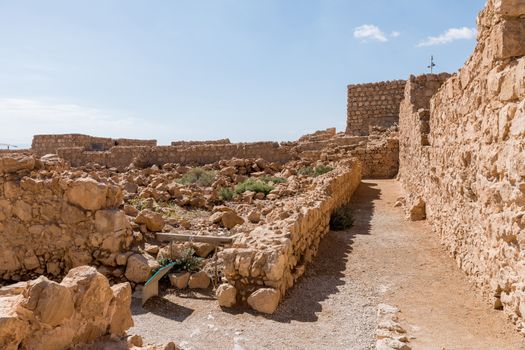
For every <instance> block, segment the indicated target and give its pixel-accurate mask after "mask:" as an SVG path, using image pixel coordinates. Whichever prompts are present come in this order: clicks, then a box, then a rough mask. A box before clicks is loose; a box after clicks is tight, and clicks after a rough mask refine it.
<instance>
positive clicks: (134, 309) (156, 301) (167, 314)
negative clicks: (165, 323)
mask: <svg viewBox="0 0 525 350" xmlns="http://www.w3.org/2000/svg"><path fill="white" fill-rule="evenodd" d="M141 304H142V301H141V299H140V298H133V299H132V301H131V313H132V315H133V316H135V315H141V314H146V313H149V312H151V313H152V314H155V315H158V316H161V317H164V318H168V319H170V320H173V321H177V322H182V321H184V320H185V319H186V318H188V317H189V316H190V315H191V314H192V313H193V311H194V310H193V309H190V308H188V307H185V306H182V305H179V304H176V303H174V302H172V301H170V300H168V299H166V298H163V297H162V296H155V297H152V298H150V299H149V300H148V301H147V302H146V304H144V306H142V305H141Z"/></svg>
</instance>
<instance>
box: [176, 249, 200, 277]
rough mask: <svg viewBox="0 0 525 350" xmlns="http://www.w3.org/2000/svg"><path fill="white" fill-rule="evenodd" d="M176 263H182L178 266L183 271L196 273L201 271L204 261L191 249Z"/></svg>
mask: <svg viewBox="0 0 525 350" xmlns="http://www.w3.org/2000/svg"><path fill="white" fill-rule="evenodd" d="M175 261H176V262H178V263H180V264H177V265H178V266H180V268H179V269H180V270H181V271H188V272H195V271H199V270H200V268H201V266H202V262H203V261H204V259H203V258H199V257H198V256H195V250H193V249H192V248H190V249H186V250H185V251H184V253H183V255H182V258H180V259H177V260H175Z"/></svg>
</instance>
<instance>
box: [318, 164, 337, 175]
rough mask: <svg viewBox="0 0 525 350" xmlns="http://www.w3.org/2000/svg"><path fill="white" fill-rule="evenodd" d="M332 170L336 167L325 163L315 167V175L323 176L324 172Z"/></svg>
mask: <svg viewBox="0 0 525 350" xmlns="http://www.w3.org/2000/svg"><path fill="white" fill-rule="evenodd" d="M332 170H334V168H331V167H329V166H325V165H319V166H318V167H317V168H315V170H314V172H315V176H321V175H323V174H326V173H329V172H331V171H332Z"/></svg>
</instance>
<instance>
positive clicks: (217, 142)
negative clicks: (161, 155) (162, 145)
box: [171, 139, 231, 146]
mask: <svg viewBox="0 0 525 350" xmlns="http://www.w3.org/2000/svg"><path fill="white" fill-rule="evenodd" d="M230 143H231V142H230V139H220V140H207V141H173V142H172V143H171V145H172V146H197V145H225V144H230Z"/></svg>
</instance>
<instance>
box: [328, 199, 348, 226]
mask: <svg viewBox="0 0 525 350" xmlns="http://www.w3.org/2000/svg"><path fill="white" fill-rule="evenodd" d="M353 225H354V217H353V215H352V208H350V205H348V204H346V205H343V206H342V207H340V208H338V209H336V210H335V211H334V212H333V213H332V216H331V217H330V229H331V230H334V231H343V230H348V229H349V228H351V227H352V226H353Z"/></svg>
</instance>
